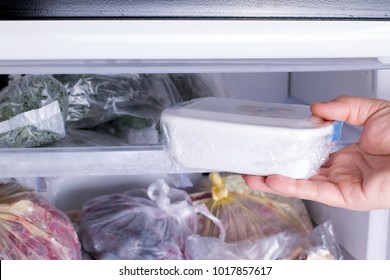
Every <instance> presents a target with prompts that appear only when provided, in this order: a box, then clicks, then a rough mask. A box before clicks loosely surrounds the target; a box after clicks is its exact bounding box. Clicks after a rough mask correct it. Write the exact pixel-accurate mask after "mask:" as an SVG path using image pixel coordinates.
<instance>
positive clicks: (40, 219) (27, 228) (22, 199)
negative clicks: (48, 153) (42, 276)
mask: <svg viewBox="0 0 390 280" xmlns="http://www.w3.org/2000/svg"><path fill="white" fill-rule="evenodd" d="M80 258H81V250H80V243H79V241H78V238H77V234H76V231H75V229H74V227H73V225H72V223H71V222H70V220H69V218H68V217H67V216H66V215H65V214H64V213H63V212H61V211H60V210H58V209H57V208H55V207H54V206H53V205H52V204H50V203H49V202H47V201H46V200H44V199H43V198H41V197H40V196H39V195H38V194H37V193H35V192H34V191H31V190H29V189H26V188H23V187H21V186H20V185H18V184H16V183H12V182H8V183H0V259H3V260H7V259H16V260H24V259H30V260H53V259H63V260H74V259H80Z"/></svg>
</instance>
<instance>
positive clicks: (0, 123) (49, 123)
mask: <svg viewBox="0 0 390 280" xmlns="http://www.w3.org/2000/svg"><path fill="white" fill-rule="evenodd" d="M67 110H68V99H67V94H66V91H65V88H64V87H63V86H62V84H61V83H60V82H58V81H57V80H56V79H54V78H53V77H52V76H50V75H37V76H34V75H25V76H20V77H17V78H16V79H14V80H12V81H10V82H9V85H8V86H7V87H5V88H3V89H2V90H1V91H0V147H5V148H8V147H12V148H23V147H26V148H28V147H35V146H41V145H45V144H48V143H52V142H54V141H56V140H58V139H60V138H62V137H64V136H65V125H64V119H65V118H66V115H67Z"/></svg>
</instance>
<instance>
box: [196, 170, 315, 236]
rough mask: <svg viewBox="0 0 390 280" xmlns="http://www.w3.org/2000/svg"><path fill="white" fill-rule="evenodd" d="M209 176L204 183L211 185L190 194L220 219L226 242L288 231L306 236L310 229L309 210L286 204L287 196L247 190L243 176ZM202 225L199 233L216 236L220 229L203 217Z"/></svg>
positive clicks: (212, 174) (216, 174) (214, 174)
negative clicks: (268, 194) (200, 191)
mask: <svg viewBox="0 0 390 280" xmlns="http://www.w3.org/2000/svg"><path fill="white" fill-rule="evenodd" d="M209 178H210V179H209V180H207V182H206V183H204V182H203V183H201V184H203V185H205V184H206V185H207V184H208V185H212V186H211V188H210V189H209V190H208V191H206V192H202V193H196V194H192V195H191V196H192V198H193V200H194V202H195V203H204V204H205V205H206V206H207V208H208V209H209V210H210V212H211V213H212V214H213V215H214V216H216V217H217V218H218V219H220V220H221V222H222V224H223V225H224V227H225V230H226V242H236V241H241V240H251V241H254V240H257V239H259V238H263V237H266V236H270V235H272V234H275V233H278V232H281V231H285V230H294V231H297V232H299V233H300V234H303V235H305V234H306V235H307V234H308V233H310V232H311V230H312V225H311V222H310V219H309V217H308V215H307V212H305V211H301V210H300V209H298V208H295V207H294V203H296V201H294V203H287V201H286V200H287V199H286V198H284V199H280V200H277V199H273V198H269V197H266V196H260V195H258V194H254V193H251V192H248V191H247V192H245V191H244V190H243V188H242V187H241V186H240V184H243V185H244V186H245V184H244V183H243V180H242V179H241V177H240V175H231V176H223V177H221V176H220V175H219V174H218V173H210V176H209ZM238 178H240V179H241V180H238ZM227 186H230V188H229V189H231V190H232V191H229V189H228V187H227ZM234 187H236V189H234ZM199 225H200V226H199V231H198V233H199V234H200V235H202V236H210V237H215V236H217V234H218V229H217V228H216V227H215V225H214V224H213V223H210V222H209V221H208V220H206V219H203V218H200V223H199Z"/></svg>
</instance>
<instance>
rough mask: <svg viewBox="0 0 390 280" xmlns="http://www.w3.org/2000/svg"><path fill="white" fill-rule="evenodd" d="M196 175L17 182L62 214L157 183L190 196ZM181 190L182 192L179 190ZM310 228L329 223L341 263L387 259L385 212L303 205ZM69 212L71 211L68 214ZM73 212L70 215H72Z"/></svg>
mask: <svg viewBox="0 0 390 280" xmlns="http://www.w3.org/2000/svg"><path fill="white" fill-rule="evenodd" d="M204 178H205V175H204V174H203V175H202V174H200V173H187V174H163V173H161V174H143V175H128V176H67V177H47V178H40V180H36V178H18V180H19V181H20V182H21V183H22V184H25V185H28V186H30V187H31V188H34V189H39V190H40V192H41V194H42V195H43V196H44V197H45V198H47V199H48V200H49V201H51V202H52V203H54V204H55V205H56V206H57V207H58V208H59V209H61V210H62V211H69V210H75V209H76V210H77V209H81V207H82V205H83V204H84V202H86V201H88V200H90V199H93V198H95V197H98V196H102V195H108V194H115V193H122V192H125V191H128V190H131V189H134V188H140V187H141V188H147V187H148V186H149V185H150V184H152V183H153V182H155V181H156V180H157V179H164V180H165V181H166V182H168V184H169V185H170V186H172V187H175V186H176V187H182V189H184V190H185V191H187V192H189V193H191V192H193V191H194V188H193V187H192V186H193V185H197V183H198V182H199V181H200V180H202V179H204ZM183 187H184V188H183ZM305 205H306V207H307V210H308V213H309V215H310V217H311V219H312V221H313V224H314V225H319V224H322V223H324V222H326V221H328V220H330V221H331V222H332V225H333V229H334V233H335V236H336V239H337V241H338V243H339V245H340V247H341V249H342V252H343V257H344V259H376V260H378V259H389V258H390V255H389V253H390V251H389V250H388V246H389V242H390V238H389V229H390V223H389V222H390V220H389V210H376V211H369V212H355V211H350V210H345V209H338V208H334V207H329V206H326V205H323V204H320V203H316V202H310V201H305ZM71 212H72V211H71ZM73 212H74V211H73Z"/></svg>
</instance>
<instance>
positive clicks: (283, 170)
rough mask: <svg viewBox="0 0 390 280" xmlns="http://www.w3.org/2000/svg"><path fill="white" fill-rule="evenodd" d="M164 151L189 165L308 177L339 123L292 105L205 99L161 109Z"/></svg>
mask: <svg viewBox="0 0 390 280" xmlns="http://www.w3.org/2000/svg"><path fill="white" fill-rule="evenodd" d="M161 123H162V126H163V129H164V132H165V140H166V148H167V151H168V153H169V155H170V156H171V157H172V158H173V159H174V160H175V161H176V162H178V163H179V164H181V165H183V166H185V167H187V168H194V169H201V170H210V171H229V172H235V173H243V174H256V175H270V174H281V175H284V176H288V177H292V178H296V179H300V178H309V177H311V176H313V175H314V174H315V173H316V171H317V170H318V168H319V167H320V166H321V165H322V164H323V163H324V162H325V161H326V160H327V158H328V155H329V153H330V152H331V151H332V148H333V147H334V144H335V142H336V141H337V140H338V139H339V138H340V133H341V127H342V123H341V122H339V121H333V122H331V121H324V120H322V119H320V118H317V117H314V116H312V115H311V112H310V107H309V106H307V105H298V104H278V103H263V102H256V101H250V100H242V99H233V98H219V97H205V98H198V99H194V100H192V101H189V102H184V103H181V104H179V105H177V106H174V107H171V108H168V109H165V110H164V111H163V113H162V116H161Z"/></svg>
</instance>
